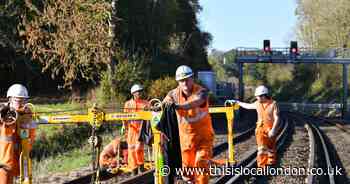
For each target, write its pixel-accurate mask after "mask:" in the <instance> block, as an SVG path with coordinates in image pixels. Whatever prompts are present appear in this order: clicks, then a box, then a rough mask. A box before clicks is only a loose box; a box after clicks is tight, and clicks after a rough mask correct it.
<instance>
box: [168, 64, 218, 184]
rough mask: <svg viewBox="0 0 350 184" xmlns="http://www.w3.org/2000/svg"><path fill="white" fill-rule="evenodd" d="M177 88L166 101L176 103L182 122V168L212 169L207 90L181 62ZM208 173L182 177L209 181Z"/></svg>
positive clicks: (195, 181)
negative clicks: (197, 82)
mask: <svg viewBox="0 0 350 184" xmlns="http://www.w3.org/2000/svg"><path fill="white" fill-rule="evenodd" d="M175 78H176V81H177V82H178V87H177V88H175V89H173V90H171V91H170V92H169V93H168V95H167V96H166V97H165V99H164V101H163V102H164V103H165V104H167V105H170V104H172V103H175V107H176V115H177V119H178V123H179V136H180V144H181V156H182V167H184V168H194V167H198V168H206V169H208V168H209V161H210V160H211V158H212V148H213V140H214V130H213V128H212V121H211V117H210V114H209V103H208V90H207V89H205V88H203V87H201V86H200V85H198V84H196V83H194V81H193V72H192V69H191V68H190V67H188V66H185V65H182V66H180V67H178V68H177V70H176V77H175ZM207 174H208V173H205V174H201V175H185V176H182V177H183V179H184V180H185V181H186V182H192V183H196V184H202V183H208V179H209V176H208V175H207Z"/></svg>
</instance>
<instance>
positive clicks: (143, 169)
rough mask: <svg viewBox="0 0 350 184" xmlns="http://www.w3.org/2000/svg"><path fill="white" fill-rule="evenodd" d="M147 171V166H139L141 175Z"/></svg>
mask: <svg viewBox="0 0 350 184" xmlns="http://www.w3.org/2000/svg"><path fill="white" fill-rule="evenodd" d="M145 171H146V169H145V166H144V165H143V164H142V165H139V167H138V173H139V174H141V173H143V172H145Z"/></svg>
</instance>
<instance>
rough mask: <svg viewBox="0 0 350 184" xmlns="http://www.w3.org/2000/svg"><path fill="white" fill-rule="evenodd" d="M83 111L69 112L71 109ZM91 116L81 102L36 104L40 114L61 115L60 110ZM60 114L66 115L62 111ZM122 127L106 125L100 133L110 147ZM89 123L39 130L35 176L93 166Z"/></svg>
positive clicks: (34, 155) (46, 126) (44, 126)
mask: <svg viewBox="0 0 350 184" xmlns="http://www.w3.org/2000/svg"><path fill="white" fill-rule="evenodd" d="M77 109H78V110H80V111H69V110H77ZM67 110H68V112H64V113H65V114H70V113H69V112H71V113H73V114H74V113H83V114H85V113H87V112H86V111H87V108H85V109H84V106H83V105H81V104H77V103H60V104H43V105H35V112H40V115H42V114H45V115H49V114H51V115H52V114H57V111H67ZM59 113H60V114H61V113H63V112H59ZM117 127H118V126H115V125H103V126H101V127H100V129H99V130H98V134H99V135H101V137H102V139H103V144H104V145H106V144H108V143H109V142H110V140H111V139H113V137H114V136H113V134H114V133H115V132H116V129H117ZM90 131H91V129H90V126H89V125H88V124H81V125H76V124H74V125H40V126H38V128H37V136H36V137H37V139H36V141H35V144H34V146H33V171H34V173H33V174H34V176H43V175H49V174H50V173H56V172H70V171H72V170H75V169H78V168H81V167H86V166H89V164H90V163H91V146H90V145H89V144H88V142H87V139H88V137H89V134H90Z"/></svg>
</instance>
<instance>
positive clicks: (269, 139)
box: [231, 86, 279, 168]
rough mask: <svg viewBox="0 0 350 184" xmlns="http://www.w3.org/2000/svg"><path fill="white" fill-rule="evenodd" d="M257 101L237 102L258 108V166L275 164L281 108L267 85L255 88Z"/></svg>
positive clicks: (245, 106) (248, 107) (247, 107)
mask: <svg viewBox="0 0 350 184" xmlns="http://www.w3.org/2000/svg"><path fill="white" fill-rule="evenodd" d="M255 97H256V99H257V100H256V101H255V102H254V103H251V104H249V103H244V102H240V101H237V100H231V102H235V103H237V104H238V105H239V106H241V107H243V108H245V109H256V111H257V113H258V121H257V122H256V130H255V134H256V142H257V145H258V154H257V165H258V167H262V168H263V167H266V166H273V165H275V164H276V160H277V155H276V136H277V134H278V127H279V125H278V122H279V110H278V106H277V104H276V101H274V100H273V99H272V98H271V97H270V96H269V93H268V89H267V88H266V87H265V86H258V87H257V88H256V89H255Z"/></svg>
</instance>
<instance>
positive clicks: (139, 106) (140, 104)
mask: <svg viewBox="0 0 350 184" xmlns="http://www.w3.org/2000/svg"><path fill="white" fill-rule="evenodd" d="M148 104H149V103H148V101H147V100H141V99H139V100H134V99H131V100H128V101H127V102H125V105H124V107H125V109H124V112H137V111H140V110H143V109H144V108H145V107H147V106H148ZM124 123H125V124H127V127H128V136H127V137H128V138H127V142H128V146H129V147H132V146H134V145H135V144H138V143H139V141H138V138H139V133H140V131H141V127H142V121H140V120H132V121H124Z"/></svg>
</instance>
